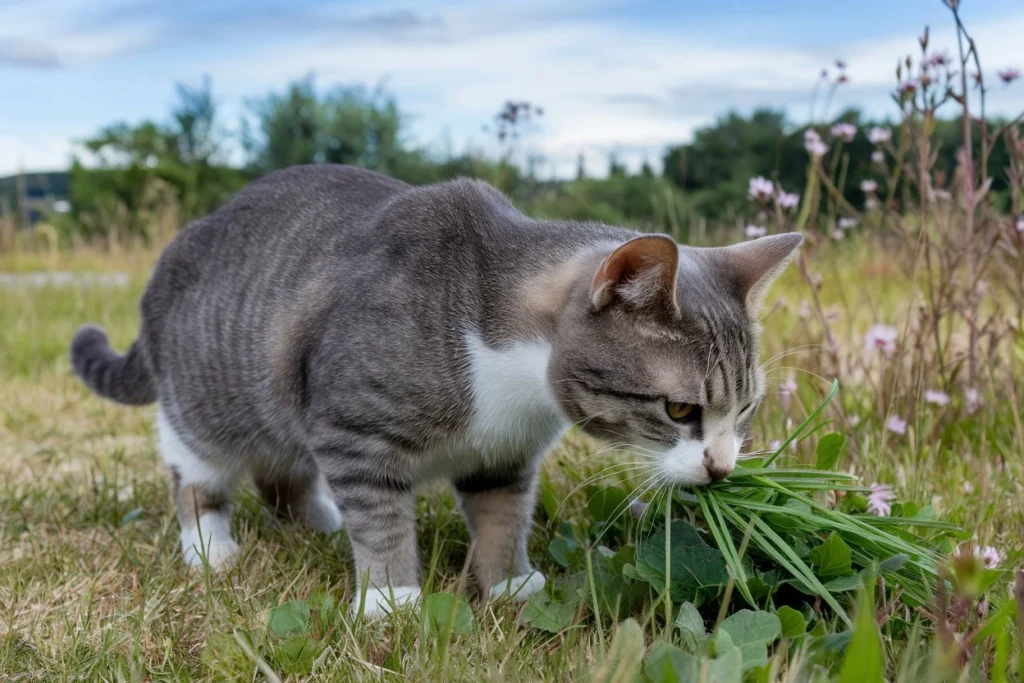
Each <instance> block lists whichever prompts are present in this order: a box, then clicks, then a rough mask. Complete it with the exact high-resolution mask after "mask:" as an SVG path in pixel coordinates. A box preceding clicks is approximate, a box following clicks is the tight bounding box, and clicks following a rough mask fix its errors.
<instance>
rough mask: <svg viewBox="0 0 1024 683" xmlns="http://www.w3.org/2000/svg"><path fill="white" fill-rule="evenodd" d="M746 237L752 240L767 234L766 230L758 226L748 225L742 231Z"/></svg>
mask: <svg viewBox="0 0 1024 683" xmlns="http://www.w3.org/2000/svg"><path fill="white" fill-rule="evenodd" d="M743 234H745V235H746V236H747V237H749V238H751V239H754V238H755V237H764V236H765V235H767V234H768V228H764V227H761V226H760V225H748V226H747V227H746V229H745V230H744V231H743Z"/></svg>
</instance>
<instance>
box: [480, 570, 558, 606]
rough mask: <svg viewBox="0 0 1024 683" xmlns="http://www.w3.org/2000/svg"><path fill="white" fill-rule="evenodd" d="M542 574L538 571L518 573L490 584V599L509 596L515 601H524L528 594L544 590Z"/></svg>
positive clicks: (528, 597)
mask: <svg viewBox="0 0 1024 683" xmlns="http://www.w3.org/2000/svg"><path fill="white" fill-rule="evenodd" d="M546 582H547V581H546V579H545V578H544V575H543V574H541V573H540V572H538V571H532V572H530V573H529V574H520V575H519V576H512V577H509V578H508V579H505V580H504V581H502V582H501V583H497V584H495V585H493V586H491V600H496V599H500V598H509V599H511V600H513V601H515V602H526V601H527V600H529V599H530V596H532V595H536V594H537V593H539V592H541V591H542V590H544V584H545V583H546Z"/></svg>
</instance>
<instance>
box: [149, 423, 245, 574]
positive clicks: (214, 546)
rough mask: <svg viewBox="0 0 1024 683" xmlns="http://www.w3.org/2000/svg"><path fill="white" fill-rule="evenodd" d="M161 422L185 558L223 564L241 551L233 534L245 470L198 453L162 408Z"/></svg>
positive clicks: (191, 561) (191, 564)
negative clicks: (238, 488)
mask: <svg viewBox="0 0 1024 683" xmlns="http://www.w3.org/2000/svg"><path fill="white" fill-rule="evenodd" d="M156 422H157V431H158V434H159V446H160V454H161V456H162V458H163V461H164V463H165V464H166V465H167V466H168V467H169V468H170V470H171V478H172V482H173V485H174V500H175V505H176V506H177V514H178V522H179V524H180V525H181V549H182V552H183V554H184V557H185V562H186V564H188V566H189V567H191V568H202V567H203V566H204V565H209V566H210V567H211V568H213V569H219V568H222V567H224V566H225V565H227V564H228V563H229V562H230V561H231V560H232V559H233V558H234V557H235V555H236V554H237V552H238V543H236V542H235V539H234V538H233V537H232V536H231V498H232V495H233V494H234V491H235V488H236V486H237V484H238V480H239V472H238V471H237V469H236V468H232V467H231V466H230V465H229V464H228V463H227V462H226V461H225V462H220V461H219V460H217V459H215V458H206V457H203V456H201V455H199V454H197V453H196V451H195V450H194V448H192V447H190V446H189V445H188V444H186V442H185V441H184V440H183V439H182V437H181V434H180V433H179V431H178V429H176V428H175V427H174V426H173V425H172V424H171V422H170V420H169V419H168V418H167V415H166V414H165V413H164V410H163V409H162V408H161V409H160V410H159V411H158V412H157V420H156Z"/></svg>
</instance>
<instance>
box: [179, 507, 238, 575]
mask: <svg viewBox="0 0 1024 683" xmlns="http://www.w3.org/2000/svg"><path fill="white" fill-rule="evenodd" d="M181 550H182V552H183V553H184V555H185V563H186V564H187V565H188V566H189V567H190V568H191V569H202V568H203V567H204V566H205V565H207V564H208V565H209V566H210V568H211V569H220V568H222V567H224V566H225V565H227V564H228V563H229V562H230V561H231V560H232V559H234V557H235V556H236V554H237V553H238V544H237V543H235V539H233V538H231V530H230V528H229V522H228V520H227V518H226V517H225V516H224V515H221V514H218V513H209V514H205V515H203V516H202V517H200V518H199V523H198V524H197V525H196V526H194V527H191V528H189V529H183V530H182V532H181Z"/></svg>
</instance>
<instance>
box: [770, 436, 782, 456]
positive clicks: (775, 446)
mask: <svg viewBox="0 0 1024 683" xmlns="http://www.w3.org/2000/svg"><path fill="white" fill-rule="evenodd" d="M780 448H782V439H775V441H772V442H771V443H770V444H768V450H770V451H772V452H773V453H774V452H775V451H777V450H779V449H780Z"/></svg>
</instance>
